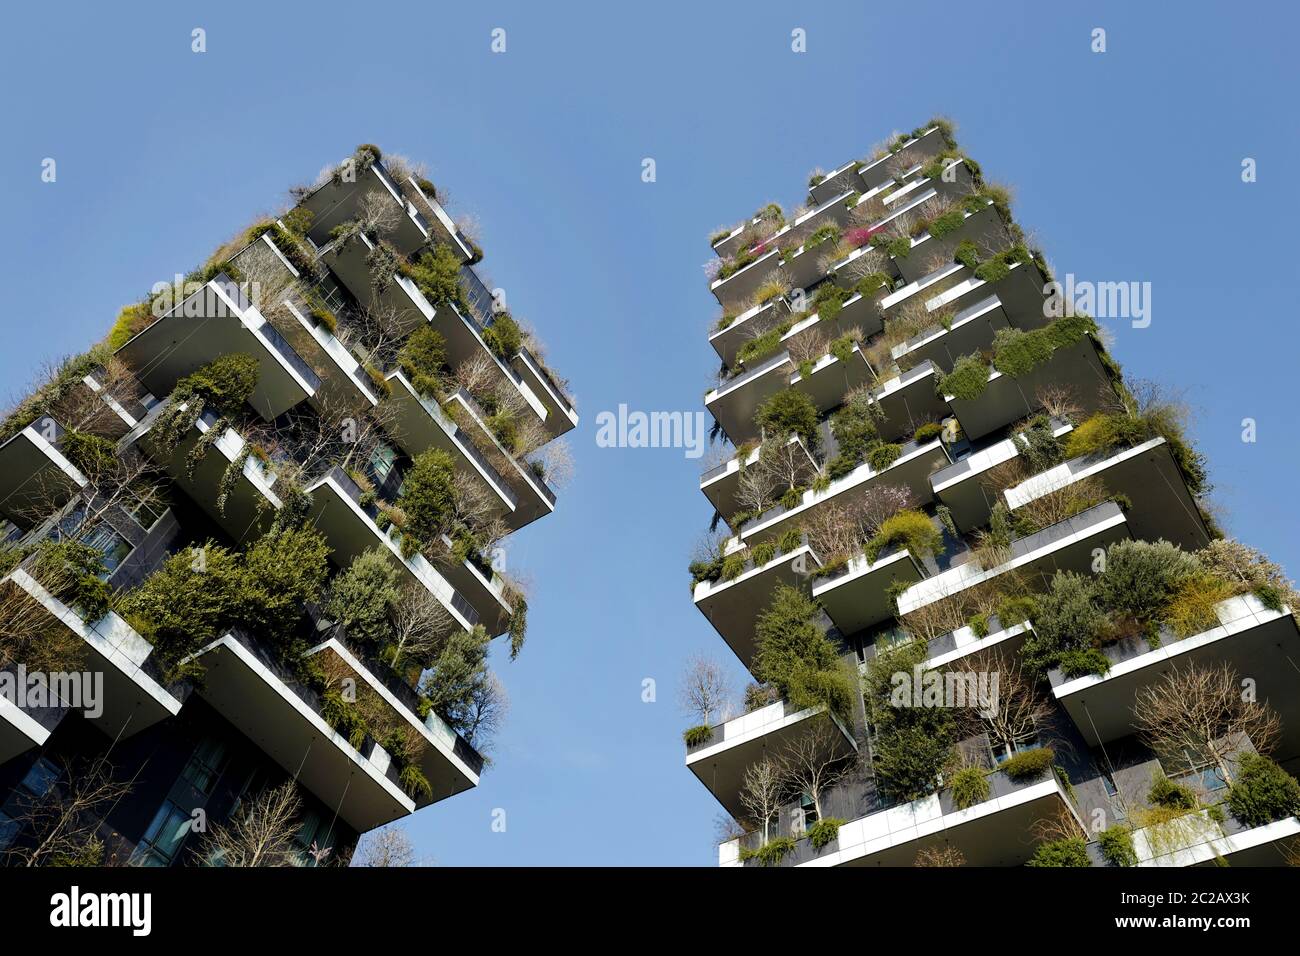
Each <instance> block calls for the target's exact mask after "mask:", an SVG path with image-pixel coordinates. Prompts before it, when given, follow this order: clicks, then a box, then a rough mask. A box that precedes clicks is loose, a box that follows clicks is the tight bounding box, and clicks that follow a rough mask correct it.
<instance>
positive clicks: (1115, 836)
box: [1097, 823, 1138, 866]
mask: <svg viewBox="0 0 1300 956" xmlns="http://www.w3.org/2000/svg"><path fill="white" fill-rule="evenodd" d="M1097 843H1098V845H1099V846H1100V847H1101V855H1102V856H1103V857H1105V858H1106V862H1107V863H1109V864H1110V865H1111V866H1137V862H1138V859H1137V853H1135V852H1134V850H1133V834H1132V832H1131V831H1130V830H1129V828H1128V827H1126V826H1125V825H1124V824H1122V823H1117V824H1115V825H1114V826H1111V827H1107V828H1106V829H1105V830H1102V831H1101V833H1099V834H1097Z"/></svg>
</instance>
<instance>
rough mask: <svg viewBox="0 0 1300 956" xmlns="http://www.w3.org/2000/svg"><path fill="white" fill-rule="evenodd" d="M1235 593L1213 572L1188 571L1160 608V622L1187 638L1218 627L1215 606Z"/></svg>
mask: <svg viewBox="0 0 1300 956" xmlns="http://www.w3.org/2000/svg"><path fill="white" fill-rule="evenodd" d="M1236 593H1237V589H1236V588H1235V587H1233V586H1232V585H1231V584H1229V583H1228V582H1227V581H1224V580H1223V579H1222V578H1218V577H1216V576H1214V575H1213V574H1208V573H1206V572H1198V573H1195V574H1192V575H1190V576H1189V577H1187V578H1186V579H1185V580H1183V582H1182V583H1181V584H1180V585H1179V587H1178V590H1177V591H1175V592H1174V594H1173V596H1172V597H1171V598H1170V600H1169V603H1168V605H1167V606H1166V607H1165V608H1164V613H1163V620H1164V623H1165V624H1166V625H1168V627H1169V629H1170V630H1171V631H1173V632H1174V634H1175V635H1176V636H1177V637H1191V636H1192V635H1193V634H1200V633H1202V632H1204V631H1208V630H1210V629H1212V628H1215V627H1218V626H1219V615H1218V613H1217V611H1216V606H1217V605H1218V604H1219V603H1220V602H1222V601H1226V600H1227V599H1228V598H1230V597H1232V596H1233V595H1234V594H1236Z"/></svg>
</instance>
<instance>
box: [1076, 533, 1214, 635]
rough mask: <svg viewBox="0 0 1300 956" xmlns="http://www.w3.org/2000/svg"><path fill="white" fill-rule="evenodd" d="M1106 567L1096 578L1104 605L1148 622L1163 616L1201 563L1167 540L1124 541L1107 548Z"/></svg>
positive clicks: (1197, 570) (1099, 595)
mask: <svg viewBox="0 0 1300 956" xmlns="http://www.w3.org/2000/svg"><path fill="white" fill-rule="evenodd" d="M1105 568H1106V570H1105V572H1104V573H1102V574H1101V575H1099V576H1098V578H1097V588H1098V597H1099V598H1100V599H1101V601H1102V602H1103V604H1104V605H1105V606H1106V607H1107V608H1109V609H1110V610H1112V611H1115V612H1118V613H1121V614H1129V615H1132V616H1133V617H1134V618H1136V619H1138V620H1139V621H1150V620H1154V619H1156V618H1158V617H1160V616H1161V615H1162V613H1163V612H1164V610H1165V608H1166V607H1168V605H1169V602H1170V601H1172V600H1173V598H1174V595H1175V594H1177V593H1179V591H1180V589H1181V588H1182V586H1183V584H1184V583H1185V582H1186V581H1187V580H1188V579H1189V578H1192V577H1194V576H1195V575H1196V574H1197V573H1198V572H1199V571H1200V568H1201V566H1200V562H1199V561H1197V559H1196V557H1195V556H1194V555H1191V554H1188V553H1187V552H1186V551H1184V550H1182V549H1181V548H1179V547H1178V546H1177V545H1174V544H1170V543H1169V542H1168V541H1155V542H1147V541H1129V540H1125V541H1118V542H1116V543H1115V544H1112V545H1111V546H1110V547H1109V548H1107V549H1106V565H1105Z"/></svg>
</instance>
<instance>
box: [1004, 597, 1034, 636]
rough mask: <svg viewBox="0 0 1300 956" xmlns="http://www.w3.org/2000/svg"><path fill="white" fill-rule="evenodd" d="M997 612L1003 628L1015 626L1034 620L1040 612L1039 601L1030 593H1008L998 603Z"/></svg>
mask: <svg viewBox="0 0 1300 956" xmlns="http://www.w3.org/2000/svg"><path fill="white" fill-rule="evenodd" d="M996 613H997V616H998V623H999V624H1001V626H1002V627H1003V628H1008V627H1014V626H1015V625H1017V624H1021V623H1023V622H1025V621H1030V620H1033V618H1034V617H1035V616H1036V615H1037V614H1038V601H1037V599H1036V598H1034V596H1033V595H1030V594H1021V595H1015V596H1011V595H1008V596H1006V597H1004V598H1003V599H1002V600H1001V601H1000V602H999V603H998V607H997V611H996Z"/></svg>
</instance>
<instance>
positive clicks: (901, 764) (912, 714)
mask: <svg viewBox="0 0 1300 956" xmlns="http://www.w3.org/2000/svg"><path fill="white" fill-rule="evenodd" d="M925 662H926V645H925V642H923V641H916V642H912V643H907V644H899V645H896V646H893V647H882V648H880V650H879V652H878V653H877V654H876V656H875V657H873V658H872V659H871V661H870V662H869V663H868V664H867V669H866V674H865V675H864V677H863V701H864V703H865V705H866V708H867V718H868V720H869V722H870V724H871V726H872V727H873V728H874V730H875V737H874V738H873V740H872V746H871V750H872V771H873V773H874V774H875V777H876V783H877V786H878V787H879V788H880V792H881V794H882V796H884V797H885V798H886V799H888V800H898V801H911V800H916V799H918V798H920V797H923V796H925V795H926V794H929V793H933V792H934V789H935V786H936V782H937V780H938V777H939V774H941V773H942V772H943V771H944V770H945V769H946V768H947V767H948V766H949V764H950V763H951V762H952V755H953V754H952V746H953V743H954V739H955V729H956V728H955V721H954V718H953V713H952V711H951V710H950V709H949V708H945V707H912V706H910V705H909V704H910V701H907V702H904V703H903V705H902V706H896V703H898V702H896V701H895V700H894V699H893V698H894V690H895V687H896V680H897V675H904V676H908V677H910V675H912V674H913V673H914V668H915V667H917V666H921V667H922V668H924V667H925Z"/></svg>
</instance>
